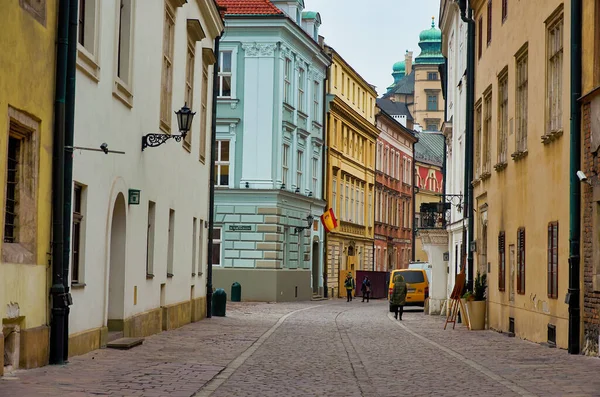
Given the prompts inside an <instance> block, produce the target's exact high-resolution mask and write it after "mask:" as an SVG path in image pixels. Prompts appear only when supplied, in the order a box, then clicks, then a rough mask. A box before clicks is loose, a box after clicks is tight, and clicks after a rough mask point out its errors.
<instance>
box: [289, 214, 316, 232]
mask: <svg viewBox="0 0 600 397" xmlns="http://www.w3.org/2000/svg"><path fill="white" fill-rule="evenodd" d="M314 219H315V217H314V216H312V215H309V216H307V217H306V222H307V223H308V224H307V225H306V226H296V227H295V228H294V234H298V233H299V232H301V231H302V230H306V229H310V228H311V227H312V224H313V220H314Z"/></svg>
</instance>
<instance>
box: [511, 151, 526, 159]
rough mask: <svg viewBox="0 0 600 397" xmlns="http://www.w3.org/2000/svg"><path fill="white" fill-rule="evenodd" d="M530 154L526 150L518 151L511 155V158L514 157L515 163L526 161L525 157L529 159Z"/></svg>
mask: <svg viewBox="0 0 600 397" xmlns="http://www.w3.org/2000/svg"><path fill="white" fill-rule="evenodd" d="M528 153H529V152H528V151H527V149H525V150H517V151H516V152H514V153H513V154H511V155H510V157H512V159H513V160H514V161H519V160H521V159H524V158H525V157H527V154H528Z"/></svg>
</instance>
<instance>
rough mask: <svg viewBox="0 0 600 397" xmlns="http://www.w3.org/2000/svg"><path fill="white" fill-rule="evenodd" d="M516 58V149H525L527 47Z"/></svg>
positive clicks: (520, 150)
mask: <svg viewBox="0 0 600 397" xmlns="http://www.w3.org/2000/svg"><path fill="white" fill-rule="evenodd" d="M516 58H517V60H516V91H517V92H516V95H515V99H516V104H515V109H516V113H517V114H516V135H515V139H516V145H515V146H516V149H517V151H518V152H524V151H526V150H527V113H528V110H527V109H528V96H529V92H528V91H529V88H528V83H529V70H528V68H529V49H528V47H527V46H526V47H525V48H524V49H523V50H521V51H520V53H519V54H518V55H517V57H516Z"/></svg>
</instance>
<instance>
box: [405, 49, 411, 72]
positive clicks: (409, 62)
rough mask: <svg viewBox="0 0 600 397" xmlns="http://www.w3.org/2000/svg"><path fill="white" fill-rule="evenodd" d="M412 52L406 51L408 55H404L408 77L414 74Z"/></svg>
mask: <svg viewBox="0 0 600 397" xmlns="http://www.w3.org/2000/svg"><path fill="white" fill-rule="evenodd" d="M412 54H413V53H412V51H408V50H406V54H405V55H404V61H405V64H406V75H407V76H408V75H409V74H411V72H412V61H413V58H412Z"/></svg>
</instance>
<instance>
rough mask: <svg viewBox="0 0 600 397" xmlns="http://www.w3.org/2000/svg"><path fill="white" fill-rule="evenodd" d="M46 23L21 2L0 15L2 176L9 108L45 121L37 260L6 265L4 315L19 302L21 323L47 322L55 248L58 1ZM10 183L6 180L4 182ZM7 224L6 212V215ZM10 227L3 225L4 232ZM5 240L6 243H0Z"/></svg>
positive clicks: (1, 292)
mask: <svg viewBox="0 0 600 397" xmlns="http://www.w3.org/2000/svg"><path fill="white" fill-rule="evenodd" d="M46 3H47V4H46V18H45V26H44V25H42V24H41V23H40V22H38V21H37V20H36V19H34V18H33V16H32V15H31V14H30V13H29V12H27V11H25V10H24V9H22V8H21V7H20V6H19V2H18V1H10V2H6V4H3V5H2V12H1V13H0V26H2V31H3V33H2V34H1V35H0V126H2V128H3V131H2V133H0V153H2V156H0V158H1V159H2V161H0V175H2V180H3V181H4V180H5V178H6V176H5V175H6V165H7V164H6V152H7V137H8V131H7V126H8V124H9V119H8V109H9V106H10V107H12V108H15V109H17V110H19V111H21V112H23V113H25V114H27V115H28V116H29V117H31V118H33V119H37V120H38V121H39V126H40V131H39V132H38V137H39V151H38V152H37V153H34V155H35V156H37V157H39V171H38V172H39V173H38V182H37V187H38V191H37V235H36V239H37V249H36V255H35V262H36V263H37V265H30V264H7V263H2V264H0V313H2V316H4V315H5V313H6V305H7V304H8V303H9V302H16V303H18V304H19V307H20V315H21V316H25V319H24V321H23V322H22V323H21V326H24V327H26V328H32V327H37V326H40V325H44V324H47V321H48V315H47V296H48V292H47V291H48V289H47V279H48V278H47V276H49V275H50V272H49V271H48V270H47V267H48V259H47V252H49V251H50V247H49V245H50V226H51V218H50V210H51V198H52V197H51V171H52V133H53V125H52V123H53V102H54V70H55V69H54V68H55V35H56V4H57V2H56V0H48V1H47V2H46ZM3 184H4V182H3ZM0 198H1V199H0V202H1V203H2V208H3V209H4V205H5V188H4V186H3V187H2V188H1V189H0ZM2 222H4V211H3V213H2ZM3 229H4V228H2V230H3ZM0 244H3V243H1V242H0Z"/></svg>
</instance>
